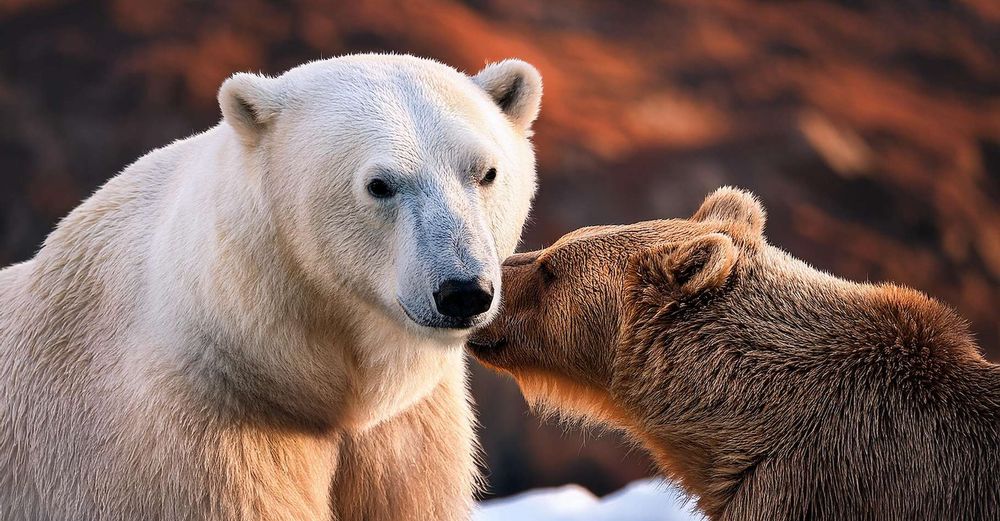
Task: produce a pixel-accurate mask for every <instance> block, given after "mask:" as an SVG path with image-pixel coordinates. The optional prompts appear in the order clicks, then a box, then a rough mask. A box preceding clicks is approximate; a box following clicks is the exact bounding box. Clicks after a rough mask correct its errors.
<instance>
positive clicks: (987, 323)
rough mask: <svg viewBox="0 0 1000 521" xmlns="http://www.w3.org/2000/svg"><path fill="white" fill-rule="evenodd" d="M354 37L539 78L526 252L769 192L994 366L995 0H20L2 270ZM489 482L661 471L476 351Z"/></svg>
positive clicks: (998, 176) (831, 247)
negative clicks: (534, 190)
mask: <svg viewBox="0 0 1000 521" xmlns="http://www.w3.org/2000/svg"><path fill="white" fill-rule="evenodd" d="M358 51H393V52H408V53H414V54H418V55H422V56H429V57H434V58H437V59H440V60H442V61H444V62H446V63H449V64H451V65H454V66H456V67H458V68H460V69H462V70H465V71H468V72H475V71H476V70H478V69H479V68H480V67H481V66H482V65H483V64H484V63H485V62H487V61H491V60H497V59H501V58H505V57H512V56H514V57H520V58H523V59H526V60H528V61H530V62H532V63H534V64H535V65H536V66H537V67H538V68H539V69H540V70H541V72H542V74H543V76H544V78H545V100H544V104H543V110H542V117H541V119H540V120H539V122H538V124H537V126H536V130H537V148H538V151H539V172H540V174H541V189H540V192H539V197H538V200H537V204H536V211H535V213H534V219H533V222H532V224H531V225H530V226H529V228H528V230H527V232H526V240H525V244H524V248H526V249H527V248H532V249H533V248H536V247H541V246H543V245H545V244H549V243H551V242H552V241H553V240H554V239H555V238H557V237H558V236H559V235H561V234H562V233H564V232H566V231H569V230H571V229H573V228H576V227H578V226H582V225H586V224H594V223H624V222H630V221H635V220H640V219H650V218H660V217H670V216H686V215H688V214H689V213H690V212H692V211H693V210H694V209H695V208H696V207H697V205H698V203H699V202H700V201H701V199H702V197H703V196H704V195H705V194H706V193H708V192H709V191H710V190H712V189H714V188H715V187H717V186H719V185H722V184H734V185H739V186H743V187H746V188H749V189H751V190H753V191H755V192H756V193H757V194H758V195H759V196H760V197H761V199H762V200H763V201H764V203H765V205H766V206H767V208H768V211H769V221H768V226H767V228H768V235H769V237H770V239H771V241H772V242H773V243H775V244H778V245H780V246H782V247H784V248H785V249H787V250H789V251H790V252H792V253H793V254H795V255H796V256H799V257H802V258H804V259H807V260H808V261H810V262H811V263H813V264H814V265H816V266H818V267H820V268H822V269H825V270H828V271H831V272H833V273H836V274H838V275H841V276H845V277H849V278H852V279H856V280H871V281H881V280H892V281H896V282H899V283H902V284H906V285H909V286H913V287H916V288H919V289H921V290H923V291H925V292H927V293H929V294H931V295H933V296H935V297H938V298H940V299H942V300H943V301H945V302H948V303H949V304H951V305H953V306H955V307H956V308H957V309H958V310H959V311H960V312H961V313H962V314H963V315H965V316H966V317H968V319H969V320H970V322H971V325H972V329H973V330H974V331H975V332H976V334H977V336H978V338H979V340H980V343H981V345H982V347H983V349H984V351H985V352H986V353H987V355H988V356H989V357H991V358H992V359H993V360H1000V322H998V321H997V309H998V308H1000V204H998V202H1000V59H998V54H1000V3H998V2H996V1H995V0H950V1H949V0H896V1H893V2H864V1H859V0H841V1H816V0H799V1H795V2H782V1H758V2H751V1H747V0H673V1H653V0H641V1H639V0H636V1H629V2H600V1H596V0H569V1H559V2H531V1H527V0H475V1H470V2H466V3H459V2H453V1H450V0H413V1H407V2H394V1H388V0H371V1H364V2H320V1H318V0H315V1H312V0H301V1H294V2H267V1H262V0H232V1H217V2H208V1H196V0H187V1H167V0H142V1H139V0H119V1H89V2H81V1H59V0H47V1H41V0H0V122H2V123H0V265H6V264H9V263H12V262H17V261H22V260H25V259H28V258H29V257H31V255H32V253H33V252H34V251H35V250H36V249H37V248H38V246H39V244H40V243H41V241H42V239H43V238H44V237H45V235H46V233H48V231H49V230H51V229H52V227H53V225H54V224H55V223H56V221H57V220H58V219H59V218H60V217H61V216H63V215H65V214H66V213H67V212H68V211H69V210H70V209H71V208H73V207H74V206H76V205H77V204H78V202H79V201H80V200H81V198H84V197H86V196H87V194H89V193H90V192H92V191H93V190H94V189H95V188H96V187H97V186H99V185H100V184H101V183H102V182H103V181H105V180H106V179H108V178H109V177H110V176H112V175H114V174H115V173H116V172H117V171H119V170H121V169H122V168H123V167H124V166H125V165H127V164H128V163H129V162H131V161H133V160H134V159H136V158H138V157H139V156H141V155H142V154H144V153H145V152H146V151H148V150H150V149H151V148H153V147H156V146H160V145H163V144H166V143H168V142H170V141H171V140H174V139H177V138H181V137H184V136H187V135H189V134H191V133H193V132H196V131H199V130H201V129H205V128H207V127H209V126H211V125H213V124H214V123H215V122H216V121H217V120H218V118H219V113H218V109H217V107H216V104H215V93H216V89H217V88H218V86H219V84H220V83H221V81H222V80H223V79H224V78H225V77H226V76H227V75H229V74H230V73H232V72H234V71H241V70H250V71H263V72H266V73H279V72H281V71H283V70H285V69H287V68H289V67H292V66H294V65H297V64H299V63H302V62H303V61H307V60H312V59H316V58H322V57H330V56H335V55H338V54H343V53H349V52H358ZM473 388H474V390H475V392H476V395H477V400H478V403H479V409H480V416H481V420H482V424H483V430H482V432H481V435H482V440H483V445H484V447H485V449H486V458H485V460H486V464H487V466H488V471H487V473H488V475H489V479H490V487H491V488H490V494H497V495H505V494H509V493H512V492H515V491H518V490H521V489H524V488H529V487H534V486H540V485H552V484H559V483H563V482H579V483H583V484H584V485H586V486H588V487H590V488H591V489H592V490H595V491H596V492H599V493H600V492H604V491H607V490H612V489H614V488H617V487H618V486H620V485H621V484H623V483H625V482H626V481H628V480H631V479H633V478H636V477H639V476H641V475H645V474H646V473H648V471H649V465H648V463H647V461H646V459H645V456H644V455H643V454H642V453H641V451H639V450H628V449H627V447H624V446H623V445H622V444H621V443H620V440H619V439H618V438H617V437H616V436H615V435H613V434H605V435H603V436H599V437H596V438H595V437H594V436H585V435H583V434H581V433H579V431H577V430H575V429H570V430H568V431H567V430H564V429H563V428H562V427H559V426H553V425H544V424H540V423H539V422H538V420H536V419H535V418H534V417H532V416H530V415H528V413H527V412H526V408H525V406H524V404H523V402H522V400H521V398H520V395H519V393H518V392H517V390H516V388H515V387H514V386H513V385H512V384H511V383H510V382H508V381H506V380H503V379H501V378H499V377H496V376H494V375H492V374H491V373H490V372H489V371H486V370H483V369H481V368H476V369H475V371H474V378H473Z"/></svg>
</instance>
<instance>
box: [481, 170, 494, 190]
mask: <svg viewBox="0 0 1000 521" xmlns="http://www.w3.org/2000/svg"><path fill="white" fill-rule="evenodd" d="M496 179H497V169H496V168H491V169H489V170H487V171H486V175H484V176H483V178H482V180H480V181H479V184H480V185H481V186H489V185H491V184H493V181H496Z"/></svg>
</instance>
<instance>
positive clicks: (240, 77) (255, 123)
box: [219, 72, 281, 145]
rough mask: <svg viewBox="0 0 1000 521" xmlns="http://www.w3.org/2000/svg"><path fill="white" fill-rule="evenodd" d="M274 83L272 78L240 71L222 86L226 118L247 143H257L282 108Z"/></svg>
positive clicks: (224, 115) (223, 111) (221, 100)
mask: <svg viewBox="0 0 1000 521" xmlns="http://www.w3.org/2000/svg"><path fill="white" fill-rule="evenodd" d="M274 83H275V81H274V80H273V79H271V78H265V77H263V76H257V75H255V74H248V73H245V72H238V73H236V74H234V75H232V76H230V78H229V79H228V80H226V81H225V82H223V83H222V87H221V88H220V89H219V107H220V108H221V109H222V117H223V119H225V120H226V123H229V125H230V126H231V127H233V129H234V130H236V133H237V134H239V136H240V138H241V139H242V140H243V142H244V143H246V144H247V145H254V144H256V143H257V141H258V140H259V139H260V136H261V134H262V133H263V131H264V130H265V128H267V124H268V123H269V122H270V121H271V120H272V119H274V117H275V116H277V115H278V113H279V112H280V111H281V103H280V102H279V98H278V95H277V92H276V90H277V89H276V88H275V85H274Z"/></svg>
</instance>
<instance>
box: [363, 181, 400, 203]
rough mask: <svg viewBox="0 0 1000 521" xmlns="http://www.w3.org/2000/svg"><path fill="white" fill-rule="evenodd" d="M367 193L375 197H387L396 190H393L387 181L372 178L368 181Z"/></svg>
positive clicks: (392, 194) (394, 193)
mask: <svg viewBox="0 0 1000 521" xmlns="http://www.w3.org/2000/svg"><path fill="white" fill-rule="evenodd" d="M366 188H367V189H368V193H369V194H371V195H372V197H374V198H376V199H388V198H390V197H392V196H394V195H396V192H394V191H393V189H392V187H390V186H389V184H388V183H386V182H385V181H383V180H381V179H372V180H371V181H368V186H367V187H366Z"/></svg>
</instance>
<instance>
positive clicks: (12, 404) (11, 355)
mask: <svg viewBox="0 0 1000 521" xmlns="http://www.w3.org/2000/svg"><path fill="white" fill-rule="evenodd" d="M540 98H541V78H540V76H539V74H538V72H537V71H536V70H535V69H534V68H533V67H532V66H530V65H528V64H526V63H524V62H521V61H517V60H508V61H503V62H499V63H495V64H491V65H488V66H486V67H485V68H484V69H483V70H482V71H480V72H479V73H478V74H476V75H475V76H471V77H470V76H467V75H465V74H462V73H460V72H458V71H456V70H455V69H453V68H450V67H448V66H445V65H442V64H440V63H437V62H434V61H431V60H425V59H419V58H415V57H411V56H398V55H358V56H348V57H340V58H335V59H329V60H323V61H316V62H312V63H308V64H306V65H302V66H300V67H297V68H295V69H292V70H290V71H288V72H287V73H285V74H283V75H281V76H279V77H276V78H269V77H263V76H258V75H252V74H236V75H235V76H233V77H231V78H229V79H228V80H227V81H226V82H225V83H224V84H223V85H222V88H221V89H220V92H219V102H220V106H221V109H222V113H223V120H222V122H221V123H220V124H219V125H218V126H216V127H214V128H212V129H210V130H208V131H206V132H203V133H201V134H198V135H196V136H193V137H190V138H188V139H184V140H181V141H177V142H175V143H173V144H171V145H169V146H167V147H164V148H162V149H159V150H155V151H153V152H151V153H149V154H148V155H146V156H144V157H142V158H141V159H139V160H138V161H136V162H135V163H133V164H132V165H130V166H129V167H127V168H126V169H125V170H124V171H123V172H122V173H121V174H120V175H118V176H116V177H115V178H113V179H111V180H110V181H109V182H108V183H107V184H106V185H104V186H103V187H102V188H101V189H100V190H98V191H97V192H96V193H95V194H94V195H93V196H92V197H90V198H89V199H88V200H87V201H86V202H84V203H83V204H81V205H80V206H79V207H78V208H77V209H75V210H74V211H73V212H72V213H71V214H70V215H69V216H68V217H66V218H65V219H64V220H63V221H62V222H61V223H60V224H59V226H58V227H57V228H56V229H55V231H54V232H53V233H52V234H51V235H50V236H49V237H48V239H47V240H46V241H45V244H44V245H43V247H42V248H41V250H40V251H39V252H38V254H37V256H36V257H35V258H33V259H32V260H29V261H27V262H25V263H22V264H19V265H15V266H12V267H8V268H6V269H4V270H3V271H0V388H2V389H3V392H2V393H0V518H2V519H5V520H15V519H17V520H21V519H31V520H35V519H46V520H79V519H87V520H136V519H211V520H230V519H232V520H242V519H262V520H279V519H280V520H306V519H324V520H326V519H336V520H340V521H345V520H354V519H366V520H381V519H386V520H388V519H392V520H420V519H435V520H458V519H466V518H467V517H468V511H469V509H470V506H471V502H472V495H473V492H474V489H475V487H476V483H477V479H478V478H477V472H476V466H475V442H474V433H473V428H472V422H473V418H472V413H471V410H470V404H469V397H468V395H467V391H466V385H465V366H464V358H463V351H462V345H463V342H464V339H465V337H466V336H467V334H468V333H469V332H470V329H471V328H473V327H475V326H477V325H481V324H484V323H486V322H488V321H489V320H490V319H491V317H492V316H493V314H494V313H495V312H496V307H497V301H498V295H499V292H500V284H501V280H500V277H499V275H500V272H499V259H502V258H504V257H506V256H507V255H509V254H511V253H512V252H513V251H514V248H515V246H516V243H517V242H518V240H519V236H520V233H521V227H522V225H523V224H524V222H525V219H526V217H527V215H528V211H529V207H530V204H531V200H532V197H533V194H534V191H535V159H534V152H533V149H532V145H531V143H530V136H531V125H532V123H533V121H534V120H535V118H536V117H537V115H538V111H539V106H540Z"/></svg>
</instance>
